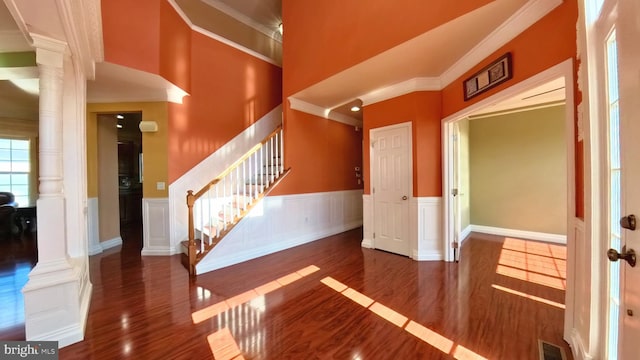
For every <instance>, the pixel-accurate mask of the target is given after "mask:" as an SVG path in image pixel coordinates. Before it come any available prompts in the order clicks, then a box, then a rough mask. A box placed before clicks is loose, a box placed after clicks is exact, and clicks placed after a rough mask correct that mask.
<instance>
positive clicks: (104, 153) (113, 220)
mask: <svg viewBox="0 0 640 360" xmlns="http://www.w3.org/2000/svg"><path fill="white" fill-rule="evenodd" d="M97 136H98V139H97V151H96V153H97V159H98V166H97V171H98V174H100V177H99V178H98V184H97V189H98V197H99V199H100V200H101V201H98V213H99V225H98V227H99V234H100V241H107V240H112V239H115V238H117V237H120V201H119V197H118V129H117V128H116V119H115V118H114V117H113V116H98V117H97Z"/></svg>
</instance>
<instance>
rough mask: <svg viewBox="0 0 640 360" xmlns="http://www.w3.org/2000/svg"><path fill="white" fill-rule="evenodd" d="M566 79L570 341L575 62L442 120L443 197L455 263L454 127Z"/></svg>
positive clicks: (567, 330)
mask: <svg viewBox="0 0 640 360" xmlns="http://www.w3.org/2000/svg"><path fill="white" fill-rule="evenodd" d="M560 77H564V79H565V98H566V102H565V139H566V141H565V142H566V154H567V180H566V181H567V185H566V186H567V279H566V280H567V288H566V292H565V294H566V295H565V304H566V309H565V319H564V336H565V339H568V338H569V336H570V334H571V331H572V328H573V317H574V309H573V308H574V306H573V303H574V301H573V299H574V288H575V263H576V244H575V238H576V236H575V235H576V234H575V231H574V229H575V228H576V226H577V225H576V220H575V219H576V193H575V187H576V186H575V184H576V181H575V179H576V176H575V169H576V167H575V164H576V162H575V139H576V137H575V116H574V109H575V104H574V84H575V79H574V70H573V58H570V59H567V60H565V61H563V62H561V63H559V64H557V65H554V66H552V67H550V68H548V69H547V70H544V71H542V72H540V73H538V74H536V75H534V76H532V77H530V78H528V79H526V80H523V81H521V82H519V83H517V84H515V85H513V86H511V87H509V88H506V89H504V90H502V91H500V92H498V93H496V94H494V95H491V96H489V97H487V98H485V99H483V100H481V101H479V102H477V103H475V104H473V105H470V106H468V107H467V108H465V109H462V110H460V111H458V112H456V113H454V114H452V115H450V116H447V117H445V118H444V119H442V148H443V172H442V176H443V179H442V188H443V189H442V194H443V221H444V224H443V226H444V228H443V241H444V255H445V256H444V258H445V261H448V262H451V261H455V259H454V251H453V242H454V241H455V235H456V234H455V229H454V218H453V201H454V199H453V197H452V196H451V190H452V189H453V188H454V186H455V184H453V178H454V177H453V171H454V168H453V154H454V149H453V146H454V142H453V141H451V137H452V135H453V131H454V130H453V123H455V122H456V121H459V120H462V119H464V118H466V117H468V116H469V115H471V114H473V113H474V112H476V111H478V110H480V109H482V108H485V107H487V106H488V105H491V104H493V103H496V102H500V101H503V100H506V99H508V98H510V97H512V96H515V95H517V94H519V93H522V92H524V91H527V90H530V89H533V88H535V87H537V86H540V85H542V84H544V83H547V82H549V81H551V80H554V79H557V78H560Z"/></svg>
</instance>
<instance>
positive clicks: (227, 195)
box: [181, 126, 290, 276]
mask: <svg viewBox="0 0 640 360" xmlns="http://www.w3.org/2000/svg"><path fill="white" fill-rule="evenodd" d="M282 135H283V132H282V126H279V127H278V128H277V129H275V130H274V131H273V132H272V133H271V134H269V136H267V137H266V138H265V139H264V140H262V141H261V142H260V143H259V144H257V145H256V146H254V147H253V148H252V149H251V150H249V151H248V152H247V153H246V154H244V155H243V156H242V157H241V158H240V159H238V160H237V161H236V162H235V163H233V165H231V166H230V167H229V168H227V169H226V170H225V171H223V172H222V174H220V175H219V176H218V177H216V178H215V179H213V180H212V181H211V182H209V183H208V184H207V185H206V186H205V187H203V188H202V189H200V191H198V192H196V193H195V194H194V192H193V191H192V190H189V191H188V192H187V207H188V209H189V225H188V226H189V239H188V240H185V241H183V242H182V243H181V245H182V264H183V265H184V266H185V267H186V268H187V269H188V270H189V275H191V276H195V275H196V265H197V264H198V262H200V260H202V259H203V258H204V257H205V256H206V255H207V254H208V253H209V252H210V251H211V250H212V249H213V248H214V247H215V246H216V245H217V244H219V243H220V241H222V239H223V238H224V237H225V236H226V235H227V234H228V233H229V232H230V231H231V230H232V229H233V228H234V227H235V226H236V225H237V224H238V223H239V222H240V221H241V220H242V219H243V218H244V217H245V216H246V215H247V214H248V213H249V212H250V211H251V209H252V208H253V207H254V206H255V205H256V204H257V203H258V202H259V201H260V200H262V198H264V197H265V196H266V195H267V194H268V193H269V192H270V191H271V190H272V189H273V188H274V187H275V186H276V185H278V183H279V182H280V181H281V180H282V179H283V178H284V177H285V176H286V175H287V174H289V171H290V169H287V170H285V169H284V156H283V155H284V152H283V150H284V141H283V137H282Z"/></svg>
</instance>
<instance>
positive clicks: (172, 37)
mask: <svg viewBox="0 0 640 360" xmlns="http://www.w3.org/2000/svg"><path fill="white" fill-rule="evenodd" d="M160 10H161V11H160V23H161V24H162V26H160V75H162V77H164V78H165V79H167V80H169V81H170V82H171V83H173V84H175V85H177V86H178V87H180V88H181V89H182V90H184V91H186V92H191V28H189V26H187V24H186V23H185V22H184V21H183V20H182V18H181V17H180V15H178V13H176V11H175V10H174V9H173V7H172V6H171V5H170V4H169V2H167V1H163V2H162V5H161V7H160Z"/></svg>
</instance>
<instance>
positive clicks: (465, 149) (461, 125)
mask: <svg viewBox="0 0 640 360" xmlns="http://www.w3.org/2000/svg"><path fill="white" fill-rule="evenodd" d="M458 130H459V132H458V144H459V145H458V146H459V147H458V149H459V156H458V164H459V165H458V194H459V198H458V201H459V205H460V229H461V230H464V229H465V228H466V227H467V226H469V225H470V224H471V187H470V183H469V176H470V174H469V120H468V119H464V120H461V121H459V122H458Z"/></svg>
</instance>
